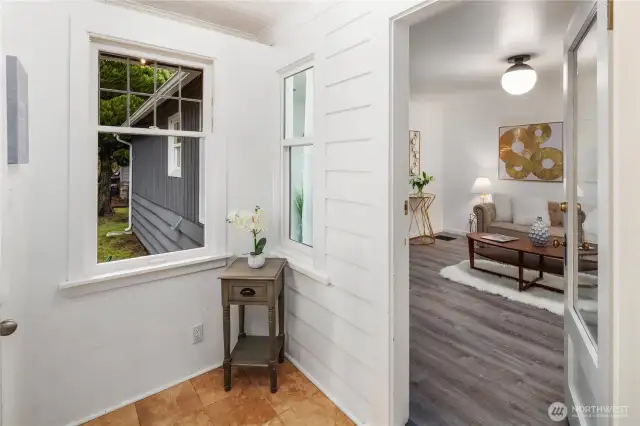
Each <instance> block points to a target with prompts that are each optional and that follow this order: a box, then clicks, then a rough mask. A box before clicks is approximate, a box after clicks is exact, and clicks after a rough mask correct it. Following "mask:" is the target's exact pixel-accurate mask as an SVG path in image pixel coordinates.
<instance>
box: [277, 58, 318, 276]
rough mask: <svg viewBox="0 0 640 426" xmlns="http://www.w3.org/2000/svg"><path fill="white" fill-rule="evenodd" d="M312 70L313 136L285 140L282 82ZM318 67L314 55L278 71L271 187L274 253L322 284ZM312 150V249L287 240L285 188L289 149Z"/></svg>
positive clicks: (287, 224)
mask: <svg viewBox="0 0 640 426" xmlns="http://www.w3.org/2000/svg"><path fill="white" fill-rule="evenodd" d="M309 68H313V93H314V95H313V96H314V99H313V135H312V136H305V137H303V138H293V139H285V137H284V136H285V79H286V78H288V77H290V76H292V75H295V74H297V73H299V72H301V71H304V70H306V69H309ZM317 69H318V68H317V64H316V62H315V61H314V55H313V54H310V55H307V56H305V57H303V58H301V59H299V60H297V61H295V62H294V63H292V64H290V65H288V66H285V67H284V68H282V69H280V70H278V72H277V73H278V79H279V89H278V97H279V102H280V115H279V120H280V124H279V126H278V141H279V143H278V145H277V154H276V156H275V159H276V164H277V165H278V168H277V172H276V182H275V184H274V207H273V210H274V215H276V216H279V217H280V220H279V221H278V224H277V227H278V229H277V232H276V234H277V244H276V245H275V247H274V249H273V252H274V253H281V254H284V255H286V257H287V259H289V260H290V261H291V263H292V264H293V265H299V266H300V267H299V268H297V269H296V268H292V269H294V270H298V271H299V272H301V273H305V271H306V272H307V273H306V274H305V275H308V276H310V277H311V278H314V279H316V278H322V280H321V282H323V283H328V282H329V278H328V276H327V275H326V273H325V272H324V270H325V267H326V253H325V232H326V231H325V213H326V212H325V179H324V167H325V157H326V154H325V143H324V141H323V138H322V135H321V133H320V132H319V131H320V130H321V129H322V126H321V124H322V123H321V120H322V115H321V105H322V104H321V96H319V95H321V92H320V91H319V88H320V87H321V86H320V82H319V79H318V75H319V74H318V72H317ZM305 145H312V146H313V158H312V163H313V170H312V179H313V246H312V247H309V246H307V245H304V244H302V243H297V242H295V241H292V240H291V239H290V238H289V217H288V216H289V209H288V206H289V204H290V200H289V196H290V195H289V188H288V179H289V178H288V167H289V165H288V153H289V149H290V148H291V147H295V146H305ZM311 271H312V272H311Z"/></svg>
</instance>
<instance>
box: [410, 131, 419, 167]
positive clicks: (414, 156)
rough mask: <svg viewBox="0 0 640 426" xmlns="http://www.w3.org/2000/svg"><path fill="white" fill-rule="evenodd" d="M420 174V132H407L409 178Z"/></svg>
mask: <svg viewBox="0 0 640 426" xmlns="http://www.w3.org/2000/svg"><path fill="white" fill-rule="evenodd" d="M419 174H420V132H419V131H417V130H409V177H413V176H417V175H419Z"/></svg>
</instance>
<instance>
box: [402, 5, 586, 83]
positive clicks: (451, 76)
mask: <svg viewBox="0 0 640 426" xmlns="http://www.w3.org/2000/svg"><path fill="white" fill-rule="evenodd" d="M577 5H578V2H577V1H551V0H547V1H543V0H538V1H529V0H523V1H513V0H511V1H468V2H467V1H465V2H462V3H460V4H459V5H456V6H455V7H453V8H450V9H447V10H446V11H444V12H442V13H441V14H439V15H436V16H435V17H433V18H430V19H427V20H426V21H423V22H420V23H418V24H416V25H414V26H412V27H411V33H410V34H411V38H410V40H411V43H410V44H411V92H412V94H421V93H445V92H451V91H460V90H465V89H473V88H476V87H478V85H479V84H484V85H486V84H487V83H488V82H494V83H495V84H496V86H497V87H499V85H500V76H501V75H502V73H503V72H504V71H505V70H506V69H507V68H508V67H509V66H510V65H509V64H508V63H507V61H506V58H508V57H509V56H513V55H516V54H532V55H533V56H534V57H533V59H532V60H531V61H529V62H528V64H529V65H531V66H532V67H533V68H534V69H536V71H539V72H542V73H544V72H551V71H553V70H557V71H558V72H559V70H560V69H561V67H562V61H563V47H562V45H563V40H564V34H565V31H566V29H567V27H568V25H569V21H570V19H571V16H572V15H573V12H574V10H575V8H576V7H577Z"/></svg>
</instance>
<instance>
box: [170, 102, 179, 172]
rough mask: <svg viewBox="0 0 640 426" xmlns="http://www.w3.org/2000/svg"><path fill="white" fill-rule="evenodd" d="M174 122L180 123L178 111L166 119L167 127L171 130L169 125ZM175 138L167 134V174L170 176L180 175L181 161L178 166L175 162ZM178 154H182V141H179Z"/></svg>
mask: <svg viewBox="0 0 640 426" xmlns="http://www.w3.org/2000/svg"><path fill="white" fill-rule="evenodd" d="M176 122H178V123H180V113H179V112H176V113H175V114H173V115H172V116H170V117H169V118H168V119H167V129H169V130H173V128H172V127H171V126H172V125H173V124H175V123H176ZM176 138H177V136H167V175H168V176H170V177H175V178H181V177H182V162H180V165H179V166H178V165H177V164H176V163H177V161H176V154H175V153H176V151H175V148H176V145H177V143H176ZM180 155H182V143H180Z"/></svg>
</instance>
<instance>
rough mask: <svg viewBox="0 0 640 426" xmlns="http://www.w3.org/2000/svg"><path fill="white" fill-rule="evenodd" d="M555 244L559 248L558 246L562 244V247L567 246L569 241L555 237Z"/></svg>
mask: <svg viewBox="0 0 640 426" xmlns="http://www.w3.org/2000/svg"><path fill="white" fill-rule="evenodd" d="M553 246H554V247H556V248H558V247H560V246H562V247H566V246H567V243H566V242H565V241H560V240H558V239H557V238H554V240H553Z"/></svg>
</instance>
